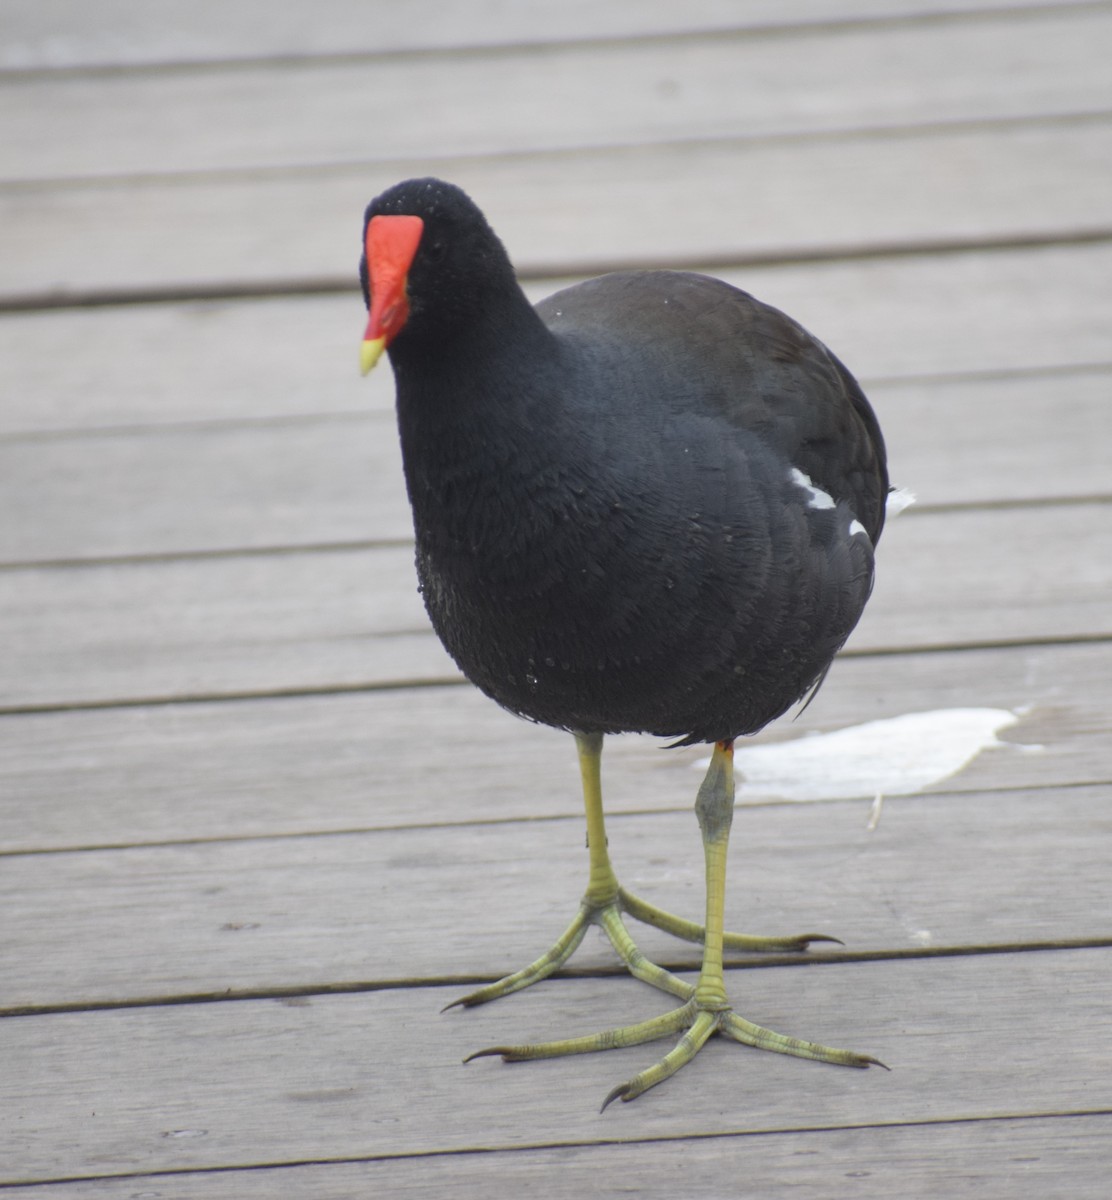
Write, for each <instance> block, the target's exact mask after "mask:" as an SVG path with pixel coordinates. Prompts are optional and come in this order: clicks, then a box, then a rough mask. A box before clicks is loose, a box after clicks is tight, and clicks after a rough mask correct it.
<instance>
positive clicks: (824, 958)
mask: <svg viewBox="0 0 1112 1200" xmlns="http://www.w3.org/2000/svg"><path fill="white" fill-rule="evenodd" d="M1109 949H1112V937H1105V938H1060V939H1056V940H1054V941H1049V942H998V943H985V944H983V945H968V946H930V947H907V948H905V949H901V950H861V951H856V952H855V951H852V950H841V951H839V950H823V951H822V953H821V955H816V954H811V953H809V952H801V953H799V954H766V955H762V956H761V957H760V958H759V959H756V958H752V957H751V958H747V959H741V958H733V957H728V958H727V959H726V961H725V962H724V964H723V965H724V967H725V969H727V970H731V971H760V970H766V969H768V968H770V967H823V966H844V965H846V964H850V963H866V962H901V961H907V960H912V959H923V958H980V957H985V956H987V955H995V954H1032V953H1034V954H1042V953H1046V952H1052V951H1058V950H1067V951H1074V950H1109ZM659 965H660V966H662V967H664V968H665V970H668V971H672V972H673V973H677V972H684V971H686V972H691V973H697V972H698V970H699V962H698V960H697V959H695V958H692V959H689V960H679V959H676V960H671V959H668V960H665V959H661V960H660V963H659ZM628 974H629V972H628V971H627V969H626V968H625V967H624V966H622V965H621V964H620V963H615V964H614V965H613V966H605V967H578V968H577V967H567V968H563V969H561V970H559V971H556V972H554V973H553V974H552V975H550V976H549V978H550V979H568V980H576V979H610V978H615V977H622V978H624V977H627V976H628ZM491 979H492V977H491V976H490V975H477V974H471V975H445V976H438V977H436V978H427V979H423V978H416V977H415V978H400V979H380V980H375V981H373V982H372V981H363V982H359V981H351V982H346V983H345V982H340V983H320V984H312V983H306V984H298V985H296V986H291V987H269V988H226V989H224V990H223V991H219V992H182V993H178V994H172V995H166V996H133V997H129V998H127V999H120V1000H68V1001H65V1002H63V1003H57V1004H25V1005H11V1006H8V1007H4V1008H0V1020H9V1019H11V1020H15V1019H18V1018H20V1017H44V1016H56V1015H60V1014H63V1013H84V1012H116V1011H119V1010H121V1009H131V1008H180V1007H183V1006H185V1005H191V1004H239V1003H242V1002H244V1001H248V1002H249V1001H258V1000H299V999H309V998H311V997H313V996H349V995H362V994H364V993H370V992H388V991H400V990H405V989H420V990H425V989H431V988H446V987H451V988H461V989H462V988H470V987H474V986H475V985H476V984H484V983H489V982H491Z"/></svg>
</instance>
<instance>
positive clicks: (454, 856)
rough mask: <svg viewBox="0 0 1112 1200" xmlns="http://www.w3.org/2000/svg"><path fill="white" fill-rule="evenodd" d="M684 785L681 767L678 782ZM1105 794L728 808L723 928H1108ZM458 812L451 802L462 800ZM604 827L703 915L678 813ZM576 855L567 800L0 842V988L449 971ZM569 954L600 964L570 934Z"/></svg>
mask: <svg viewBox="0 0 1112 1200" xmlns="http://www.w3.org/2000/svg"><path fill="white" fill-rule="evenodd" d="M697 783H698V776H697V775H696V774H694V773H692V774H691V777H690V780H689V785H688V794H689V795H690V796H692V797H693V796H694V791H695V787H696V785H697ZM1106 793H1107V785H1104V786H1102V787H1097V788H1070V789H1065V790H1062V791H1061V792H1058V793H1055V792H1053V791H1051V790H1036V791H1017V792H1008V791H1005V792H999V793H975V794H974V795H973V796H969V795H964V794H952V795H937V796H931V797H927V798H923V799H891V800H889V801H888V803H887V804H886V805H885V810H884V816H883V819H882V820H881V822H880V825H879V827H878V828H877V829H876V830H874V831H869V829H868V828H867V818H868V810H869V804H868V802H867V801H857V802H847V801H842V802H831V803H829V804H825V805H822V806H821V807H819V808H812V807H810V806H807V805H794V806H790V805H789V806H785V805H781V806H775V805H774V806H765V807H759V808H754V809H750V810H746V811H745V812H743V813H739V815H738V819H737V821H736V823H735V837H734V844H733V860H734V869H733V880H732V886H731V889H730V893H729V896H728V898H727V925H728V927H731V928H740V929H743V930H746V931H748V932H754V933H763V934H771V933H782V934H791V933H799V932H801V931H803V930H804V929H807V930H812V929H817V930H818V931H819V932H823V933H830V934H835V935H837V936H839V937H841V938H842V939H843V940H844V941H845V942H846V943H847V946H848V950H847V951H846V952H840V951H839V952H835V951H828V950H824V949H823V948H821V947H820V948H819V949H818V950H817V951H815V952H813V953H815V954H817V955H818V956H819V957H827V958H829V957H831V956H834V957H837V956H838V954H839V953H850V954H861V953H867V952H873V953H884V954H888V953H892V952H902V951H918V950H922V949H923V948H925V947H929V948H932V949H936V950H938V949H944V950H947V951H949V950H953V949H965V948H968V947H978V946H1016V945H1030V944H1035V943H1047V942H1062V941H1066V940H1070V939H1074V940H1088V941H1107V940H1108V939H1109V938H1110V937H1112V922H1110V917H1109V907H1108V899H1107V892H1108V853H1107V829H1108V818H1107V814H1106V805H1105V802H1104V801H1105V797H1106ZM458 817H459V819H460V820H461V821H466V820H467V819H468V817H469V813H468V811H467V808H466V806H465V805H463V806H461V808H460V810H459V812H458ZM609 834H610V847H611V851H612V854H613V856H614V862H615V867H616V870H617V871H618V872H619V875H620V877H621V878H622V879H623V881H624V883H625V886H627V887H629V888H630V889H632V890H633V891H634V892H635V893H637V894H639V895H642V896H644V897H645V898H646V899H649V900H651V901H652V902H654V903H657V904H660V905H662V906H663V907H665V908H668V909H670V910H671V911H674V912H678V913H680V914H682V915H684V916H689V917H693V918H694V917H697V916H698V915H699V914H701V913H702V910H703V856H702V852H701V847H700V844H699V835H698V830H697V827H696V822H695V819H694V817H693V815H692V814H691V812H690V811H685V812H666V813H654V814H640V815H628V816H622V815H619V816H615V817H613V818H612V819H611V821H610V823H609ZM586 873H587V864H586V853H585V851H584V848H583V822H582V819H581V818H579V817H576V818H566V819H558V820H553V821H540V822H538V821H524V822H508V823H497V824H493V825H485V826H484V825H462V824H461V825H457V826H440V827H435V828H421V829H413V828H410V829H404V828H403V829H397V830H381V831H374V832H369V833H360V834H338V835H334V836H330V837H313V836H309V837H302V838H284V839H259V840H247V841H237V842H217V843H207V844H195V845H170V846H156V847H137V848H127V849H120V850H90V851H86V852H83V853H76V854H55V855H50V854H32V855H16V856H11V857H8V858H7V859H5V862H4V870H3V873H2V879H0V896H2V898H3V911H4V912H5V914H6V922H5V923H6V931H5V957H6V965H5V972H4V978H3V981H2V983H0V989H2V999H0V1009H3V1010H5V1011H7V1012H12V1011H13V1010H14V1011H18V1010H20V1009H21V1008H26V1007H29V1006H31V1007H33V1006H40V1005H54V1004H67V1005H88V1004H96V1003H121V1002H131V1003H136V1002H157V1001H159V1000H161V999H163V998H166V997H190V996H198V995H211V996H222V995H224V994H226V993H228V994H235V993H240V994H257V993H258V992H273V993H283V992H286V991H288V990H290V989H317V988H320V989H324V988H327V987H328V986H329V985H347V986H355V985H359V986H375V987H382V986H402V985H405V984H408V983H410V982H411V981H424V982H442V983H446V982H451V981H454V982H455V985H456V987H457V988H464V981H470V980H475V979H491V978H498V977H499V976H501V975H503V974H506V973H508V972H510V971H513V970H516V969H517V968H518V967H521V966H523V965H524V964H525V963H526V962H530V961H532V960H533V959H534V958H535V957H536V956H537V955H538V954H539V953H541V952H542V950H544V949H545V948H546V947H547V946H548V945H550V944H551V942H552V941H553V940H555V938H556V936H557V935H558V934H559V933H560V931H561V930H562V929H563V928H564V927H565V926H566V925H567V923H568V921H570V920H571V917H572V915H573V914H574V912H575V909H576V907H577V905H578V901H579V897H580V896H581V895H582V892H583V888H584V887H585V885H586ZM974 879H975V880H976V886H975V887H973V886H972V883H971V881H972V880H974ZM635 929H636V934H635V936H636V937H637V940H638V943H639V944H640V945H641V946H642V948H643V949H644V951H645V952H646V953H647V954H649V955H650V956H651V957H654V958H659V959H661V960H662V961H665V962H667V963H672V964H686V965H687V966H688V967H689V968H693V967H697V965H698V950H697V948H696V947H694V946H692V945H690V944H687V943H682V942H677V941H676V940H674V939H672V938H670V937H668V936H667V935H665V934H662V933H660V932H658V931H656V930H651V929H643V928H642V927H641V926H636V927H635ZM732 957H733V958H735V959H736V960H737V961H745V959H746V957H747V956H744V955H736V956H732ZM748 957H749V958H750V959H751V958H752V956H748ZM789 957H790V956H789ZM571 966H572V967H573V968H574V969H576V970H579V971H597V970H608V971H609V970H614V969H616V967H617V962H616V959H615V957H614V954H613V952H612V950H611V949H610V947H609V945H608V944H607V943H606V942H605V941H604V940H603V939H602V938H588V939H587V941H586V942H585V943H584V944H583V946H581V947H580V949H579V950H578V951H577V953H576V955H575V958H574V960H573V961H572V964H571ZM464 990H466V989H465V988H464Z"/></svg>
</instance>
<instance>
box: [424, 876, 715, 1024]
mask: <svg viewBox="0 0 1112 1200" xmlns="http://www.w3.org/2000/svg"><path fill="white" fill-rule="evenodd" d="M625 898H626V893H624V892H622V891H621V890H620V889H619V890H618V891H617V893H616V894H615V895H614V896H613V898H612V899H610V900H606V901H603V902H601V903H600V902H593V901H591V900H590V899H589V898H585V899H584V900H583V902H582V904H581V905H580V907H579V911H578V912H577V913H576V914H575V919H574V920H573V921H572V923H571V924H570V925H569V926H568V927H567V929H565V930H564V932H563V933H562V934H561V935H560V937H559V938H558V939H557V940H556V943H555V945H553V946H552V948H551V949H550V950H547V951H545V953H544V954H542V955H541V956H540V958H538V959H535V960H534V961H533V962H531V963H530V964H529V965H528V966H527V967H523V968H522V969H521V970H520V971H515V972H514V973H513V974H512V975H506V976H505V977H503V978H502V979H499V980H497V981H496V982H494V983H490V984H487V986H486V987H482V988H479V990H478V991H475V992H471V993H469V994H468V995H466V996H461V997H460V998H459V999H458V1000H453V1001H452V1003H451V1004H449V1005H447V1008H456V1007H461V1008H474V1007H475V1006H476V1005H477V1004H486V1003H487V1001H488V1000H497V999H499V998H500V997H502V996H508V995H510V993H511V992H519V991H521V989H522V988H527V987H529V986H530V985H531V984H534V983H539V982H540V981H541V980H542V979H547V977H548V976H549V975H551V974H552V973H553V972H554V971H557V970H559V969H560V967H562V966H563V965H564V963H566V962H567V961H568V959H569V958H571V956H572V955H573V954H574V953H575V951H576V949H577V948H578V947H579V943H580V942H582V941H583V937H584V935H585V934H586V932H587V930H588V929H589V928H590V927H591V926H592V925H597V926H598V927H599V928H600V929H601V930H602V931H603V933H604V934H606V937H607V939H608V940H609V942H610V944H611V945H612V946H613V947H614V951H615V953H616V954H617V955H618V957H619V958H620V959H621V960H622V962H623V963H624V964H625V965H626V968H627V969H628V970H629V972H630V974H631V975H634V976H635V977H636V978H637V979H640V980H642V981H643V982H644V983H649V984H652V986H653V987H656V988H660V989H661V991H665V992H668V993H669V994H670V995H673V996H679V997H680V998H681V999H683V1000H686V999H687V998H688V997H689V996H691V995H692V994H693V993H694V988H693V987H692V986H691V984H689V983H685V982H684V981H683V980H682V979H679V978H677V977H676V976H675V975H673V974H672V972H671V971H666V970H665V969H664V968H663V967H660V966H657V964H656V963H654V962H651V961H650V960H649V959H647V958H646V957H645V955H644V954H642V953H641V951H640V950H639V949H638V948H637V944H636V943H635V942H634V940H633V938H632V937H630V935H629V930H627V929H626V927H625V922H624V921H623V920H622V908H623V906H624V905H623V900H624V899H625ZM638 903H640V901H638ZM646 907H651V906H646ZM653 911H654V912H656V913H659V910H655V909H654V910H653ZM659 915H661V916H664V917H667V916H669V914H668V913H660V914H659ZM675 919H676V920H678V918H675ZM692 928H694V929H698V928H699V927H698V926H693V927H692ZM681 936H682V935H681ZM447 1008H446V1009H445V1011H447Z"/></svg>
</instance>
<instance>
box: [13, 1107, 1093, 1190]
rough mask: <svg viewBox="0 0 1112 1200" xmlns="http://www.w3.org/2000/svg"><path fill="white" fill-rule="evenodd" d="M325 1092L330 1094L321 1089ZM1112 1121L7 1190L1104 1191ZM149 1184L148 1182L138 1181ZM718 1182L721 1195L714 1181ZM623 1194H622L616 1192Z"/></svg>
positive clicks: (636, 1145) (1015, 1123) (647, 1146)
mask: <svg viewBox="0 0 1112 1200" xmlns="http://www.w3.org/2000/svg"><path fill="white" fill-rule="evenodd" d="M322 1099H323V1097H322ZM1110 1152H1112V1117H1109V1116H1108V1115H1107V1114H1101V1115H1087V1114H1085V1115H1063V1116H1058V1117H1047V1118H1038V1117H1020V1118H1013V1119H1008V1118H1003V1119H993V1118H991V1117H990V1118H984V1119H979V1120H971V1121H963V1120H958V1121H952V1122H950V1121H934V1120H932V1121H927V1122H925V1123H923V1124H918V1125H884V1124H877V1125H867V1126H863V1127H861V1128H856V1129H850V1128H846V1129H830V1130H823V1131H813V1132H783V1133H776V1134H774V1135H772V1136H761V1135H759V1134H758V1135H745V1134H737V1135H733V1136H730V1135H728V1134H723V1135H718V1136H714V1137H709V1138H704V1137H696V1138H691V1139H686V1138H673V1137H669V1136H667V1135H665V1136H664V1137H663V1138H662V1140H659V1141H632V1142H625V1143H621V1144H609V1145H600V1144H588V1143H583V1144H580V1145H563V1146H560V1147H557V1148H550V1149H538V1150H519V1149H513V1150H506V1151H492V1152H490V1153H485V1154H446V1155H431V1156H428V1157H419V1158H403V1159H398V1158H393V1159H390V1158H367V1159H365V1160H363V1161H359V1162H333V1163H315V1164H312V1165H307V1166H291V1167H274V1168H270V1169H266V1168H254V1169H252V1170H241V1171H221V1172H220V1173H219V1174H214V1173H209V1172H204V1171H198V1172H196V1173H192V1172H187V1173H181V1174H175V1175H174V1176H173V1178H172V1180H171V1179H168V1178H167V1177H166V1176H160V1175H129V1176H127V1177H125V1178H117V1179H87V1180H80V1181H76V1182H72V1183H59V1184H53V1185H51V1184H34V1185H31V1186H28V1187H26V1188H22V1187H18V1186H17V1187H14V1188H11V1189H9V1190H8V1191H7V1192H6V1196H7V1197H9V1198H10V1200H134V1198H135V1197H136V1196H142V1195H143V1191H144V1190H149V1192H150V1194H151V1195H158V1194H159V1193H160V1192H161V1193H162V1194H163V1195H165V1194H167V1192H166V1189H167V1188H168V1187H172V1189H173V1191H172V1194H173V1196H174V1200H273V1197H275V1196H279V1195H285V1196H289V1195H296V1196H312V1197H313V1200H351V1198H352V1197H353V1196H369V1195H379V1196H386V1195H388V1196H391V1197H396V1198H398V1200H407V1198H410V1197H419V1198H420V1200H425V1197H428V1196H431V1195H439V1194H445V1193H448V1192H450V1193H451V1195H452V1197H453V1200H489V1197H490V1195H491V1181H492V1180H497V1181H498V1187H499V1188H501V1189H504V1190H505V1192H506V1193H507V1194H511V1195H522V1194H526V1193H528V1192H530V1191H536V1190H540V1189H543V1194H544V1195H545V1197H546V1198H548V1200H578V1198H579V1197H581V1196H584V1195H596V1196H597V1195H606V1194H607V1193H608V1192H610V1191H611V1188H610V1184H609V1183H608V1182H607V1181H609V1180H621V1181H622V1183H621V1184H619V1185H618V1186H625V1187H626V1188H627V1190H628V1188H629V1187H630V1186H635V1187H636V1189H637V1195H638V1196H639V1197H642V1198H643V1200H675V1197H677V1196H684V1195H691V1194H708V1195H709V1194H715V1195H732V1194H735V1189H736V1188H737V1186H738V1180H741V1179H743V1180H744V1181H745V1187H746V1189H747V1190H749V1191H750V1192H751V1194H753V1195H759V1196H762V1197H765V1198H767V1200H779V1198H780V1197H790V1198H791V1200H832V1197H849V1196H853V1197H854V1200H892V1198H893V1197H895V1196H927V1195H931V1196H946V1197H947V1200H1016V1197H1017V1196H1038V1197H1040V1200H1107V1193H1108V1158H1109V1153H1110ZM137 1189H138V1190H137ZM708 1189H713V1192H711V1191H708ZM611 1194H612V1193H611Z"/></svg>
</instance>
